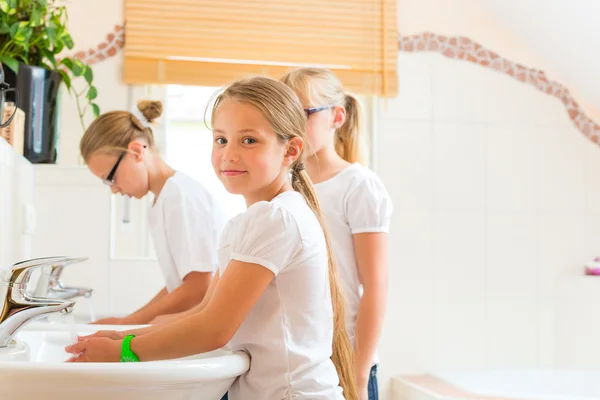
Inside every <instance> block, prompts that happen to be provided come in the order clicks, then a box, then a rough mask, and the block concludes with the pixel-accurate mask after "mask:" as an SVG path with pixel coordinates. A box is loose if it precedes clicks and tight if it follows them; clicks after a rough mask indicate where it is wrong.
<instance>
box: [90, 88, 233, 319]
mask: <svg viewBox="0 0 600 400" xmlns="http://www.w3.org/2000/svg"><path fill="white" fill-rule="evenodd" d="M161 113H162V104H161V103H160V102H158V101H149V100H143V101H140V102H139V103H138V105H137V107H136V108H135V109H134V110H133V111H132V112H129V111H110V112H107V113H105V114H102V115H101V116H99V117H98V118H97V119H96V120H95V121H94V122H92V124H91V125H90V126H89V128H88V129H87V130H86V132H85V134H84V135H83V138H82V139H81V143H80V150H81V155H82V156H83V159H84V160H85V162H86V164H87V166H88V168H89V170H90V171H91V172H92V173H93V174H94V175H96V176H97V177H98V178H100V179H101V180H102V181H103V182H104V183H105V184H107V185H108V186H109V187H110V189H111V190H112V192H113V193H119V194H121V195H123V196H128V197H135V198H138V199H141V198H142V197H144V196H146V195H147V194H148V193H150V192H152V193H153V194H154V204H153V205H152V208H151V209H150V215H149V223H150V233H151V236H152V239H153V242H154V246H155V249H156V256H157V259H158V263H159V265H160V267H161V270H162V273H163V276H164V279H165V287H164V288H163V289H162V290H161V291H160V292H158V294H156V296H154V298H153V299H152V300H150V301H149V302H148V303H147V304H146V305H145V306H144V307H142V308H140V309H139V310H137V311H135V312H134V313H132V314H130V315H128V316H126V317H122V318H118V317H111V318H104V319H101V320H99V321H96V324H121V325H126V324H146V323H149V322H151V321H153V320H154V319H155V318H157V317H159V316H164V315H169V314H174V313H179V312H182V311H186V310H189V309H190V308H192V307H195V306H196V305H198V304H199V303H200V302H201V301H202V299H203V297H204V295H205V293H206V292H207V290H208V286H209V285H210V282H211V279H212V275H213V273H214V271H215V270H216V268H217V252H216V247H217V244H218V239H219V235H220V233H221V230H222V228H223V226H224V225H225V223H226V222H227V219H226V217H225V214H224V213H223V211H222V210H221V208H220V206H219V204H218V203H217V201H216V199H215V198H214V197H213V196H212V195H211V194H210V193H209V192H208V191H207V190H206V188H204V186H202V185H201V184H200V183H199V182H197V181H195V180H193V179H192V178H190V177H189V176H187V175H186V174H184V173H182V172H180V171H175V170H174V169H173V168H171V167H170V166H169V165H167V164H166V163H165V162H164V161H163V160H162V158H161V157H160V155H159V154H158V153H157V151H156V148H155V146H154V136H153V132H152V122H153V121H154V120H155V119H156V118H158V117H159V116H160V115H161ZM142 281H143V277H140V282H142Z"/></svg>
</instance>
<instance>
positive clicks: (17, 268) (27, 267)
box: [0, 256, 68, 286]
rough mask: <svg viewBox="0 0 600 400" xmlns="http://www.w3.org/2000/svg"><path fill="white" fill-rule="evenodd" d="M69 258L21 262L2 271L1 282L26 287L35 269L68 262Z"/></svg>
mask: <svg viewBox="0 0 600 400" xmlns="http://www.w3.org/2000/svg"><path fill="white" fill-rule="evenodd" d="M67 259H68V258H67V257H64V256H62V257H42V258H34V259H31V260H26V261H21V262H18V263H16V264H13V265H12V267H11V268H10V269H5V270H2V271H0V280H3V281H4V282H6V283H8V285H9V286H13V285H26V284H27V283H28V282H29V279H30V278H31V274H32V272H33V270H34V269H37V268H42V267H45V266H48V265H52V264H55V263H57V262H61V261H63V260H67Z"/></svg>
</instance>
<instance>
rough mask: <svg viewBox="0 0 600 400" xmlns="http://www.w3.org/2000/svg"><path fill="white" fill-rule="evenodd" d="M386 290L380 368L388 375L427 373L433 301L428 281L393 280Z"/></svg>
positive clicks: (430, 353)
mask: <svg viewBox="0 0 600 400" xmlns="http://www.w3.org/2000/svg"><path fill="white" fill-rule="evenodd" d="M396 282H398V283H397V284H395V285H394V288H393V290H390V292H389V302H388V308H387V313H386V319H385V326H384V330H383V334H382V338H381V343H380V346H379V348H380V349H381V350H382V351H380V358H381V370H382V371H383V370H385V371H386V374H388V376H393V375H397V374H404V373H423V372H426V371H427V370H428V368H429V366H430V365H432V362H433V360H434V353H433V335H434V329H433V324H434V318H433V317H434V315H433V310H434V304H433V303H432V300H433V286H432V282H431V281H427V280H416V279H406V280H402V281H396Z"/></svg>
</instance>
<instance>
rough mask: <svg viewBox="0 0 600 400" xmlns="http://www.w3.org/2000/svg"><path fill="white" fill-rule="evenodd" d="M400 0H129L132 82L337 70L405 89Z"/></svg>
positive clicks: (360, 86)
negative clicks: (302, 69)
mask: <svg viewBox="0 0 600 400" xmlns="http://www.w3.org/2000/svg"><path fill="white" fill-rule="evenodd" d="M396 1H397V0H318V1H317V0H169V1H164V0H125V22H126V29H127V30H126V38H125V62H124V64H125V67H124V80H125V82H126V83H128V84H183V85H200V86H221V85H226V84H228V83H230V82H231V81H233V80H235V79H240V78H244V77H247V76H249V75H258V74H260V75H269V76H272V77H273V78H279V77H281V76H282V75H283V74H284V73H285V72H286V71H288V70H290V69H292V68H295V67H299V66H320V67H326V68H330V69H332V70H333V71H335V72H336V74H337V75H338V76H339V77H340V79H341V80H342V81H343V83H344V85H345V86H346V88H347V89H348V90H350V91H353V92H355V93H357V94H370V95H379V96H383V97H392V96H395V95H396V94H397V91H398V77H397V68H396V64H397V54H398V34H397V25H396V24H397V22H396Z"/></svg>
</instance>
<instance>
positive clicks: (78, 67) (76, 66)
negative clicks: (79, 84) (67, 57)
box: [71, 60, 85, 76]
mask: <svg viewBox="0 0 600 400" xmlns="http://www.w3.org/2000/svg"><path fill="white" fill-rule="evenodd" d="M84 68H85V66H84V65H83V63H82V62H81V61H79V60H73V68H71V71H72V72H73V75H74V76H81V75H83V69H84Z"/></svg>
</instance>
